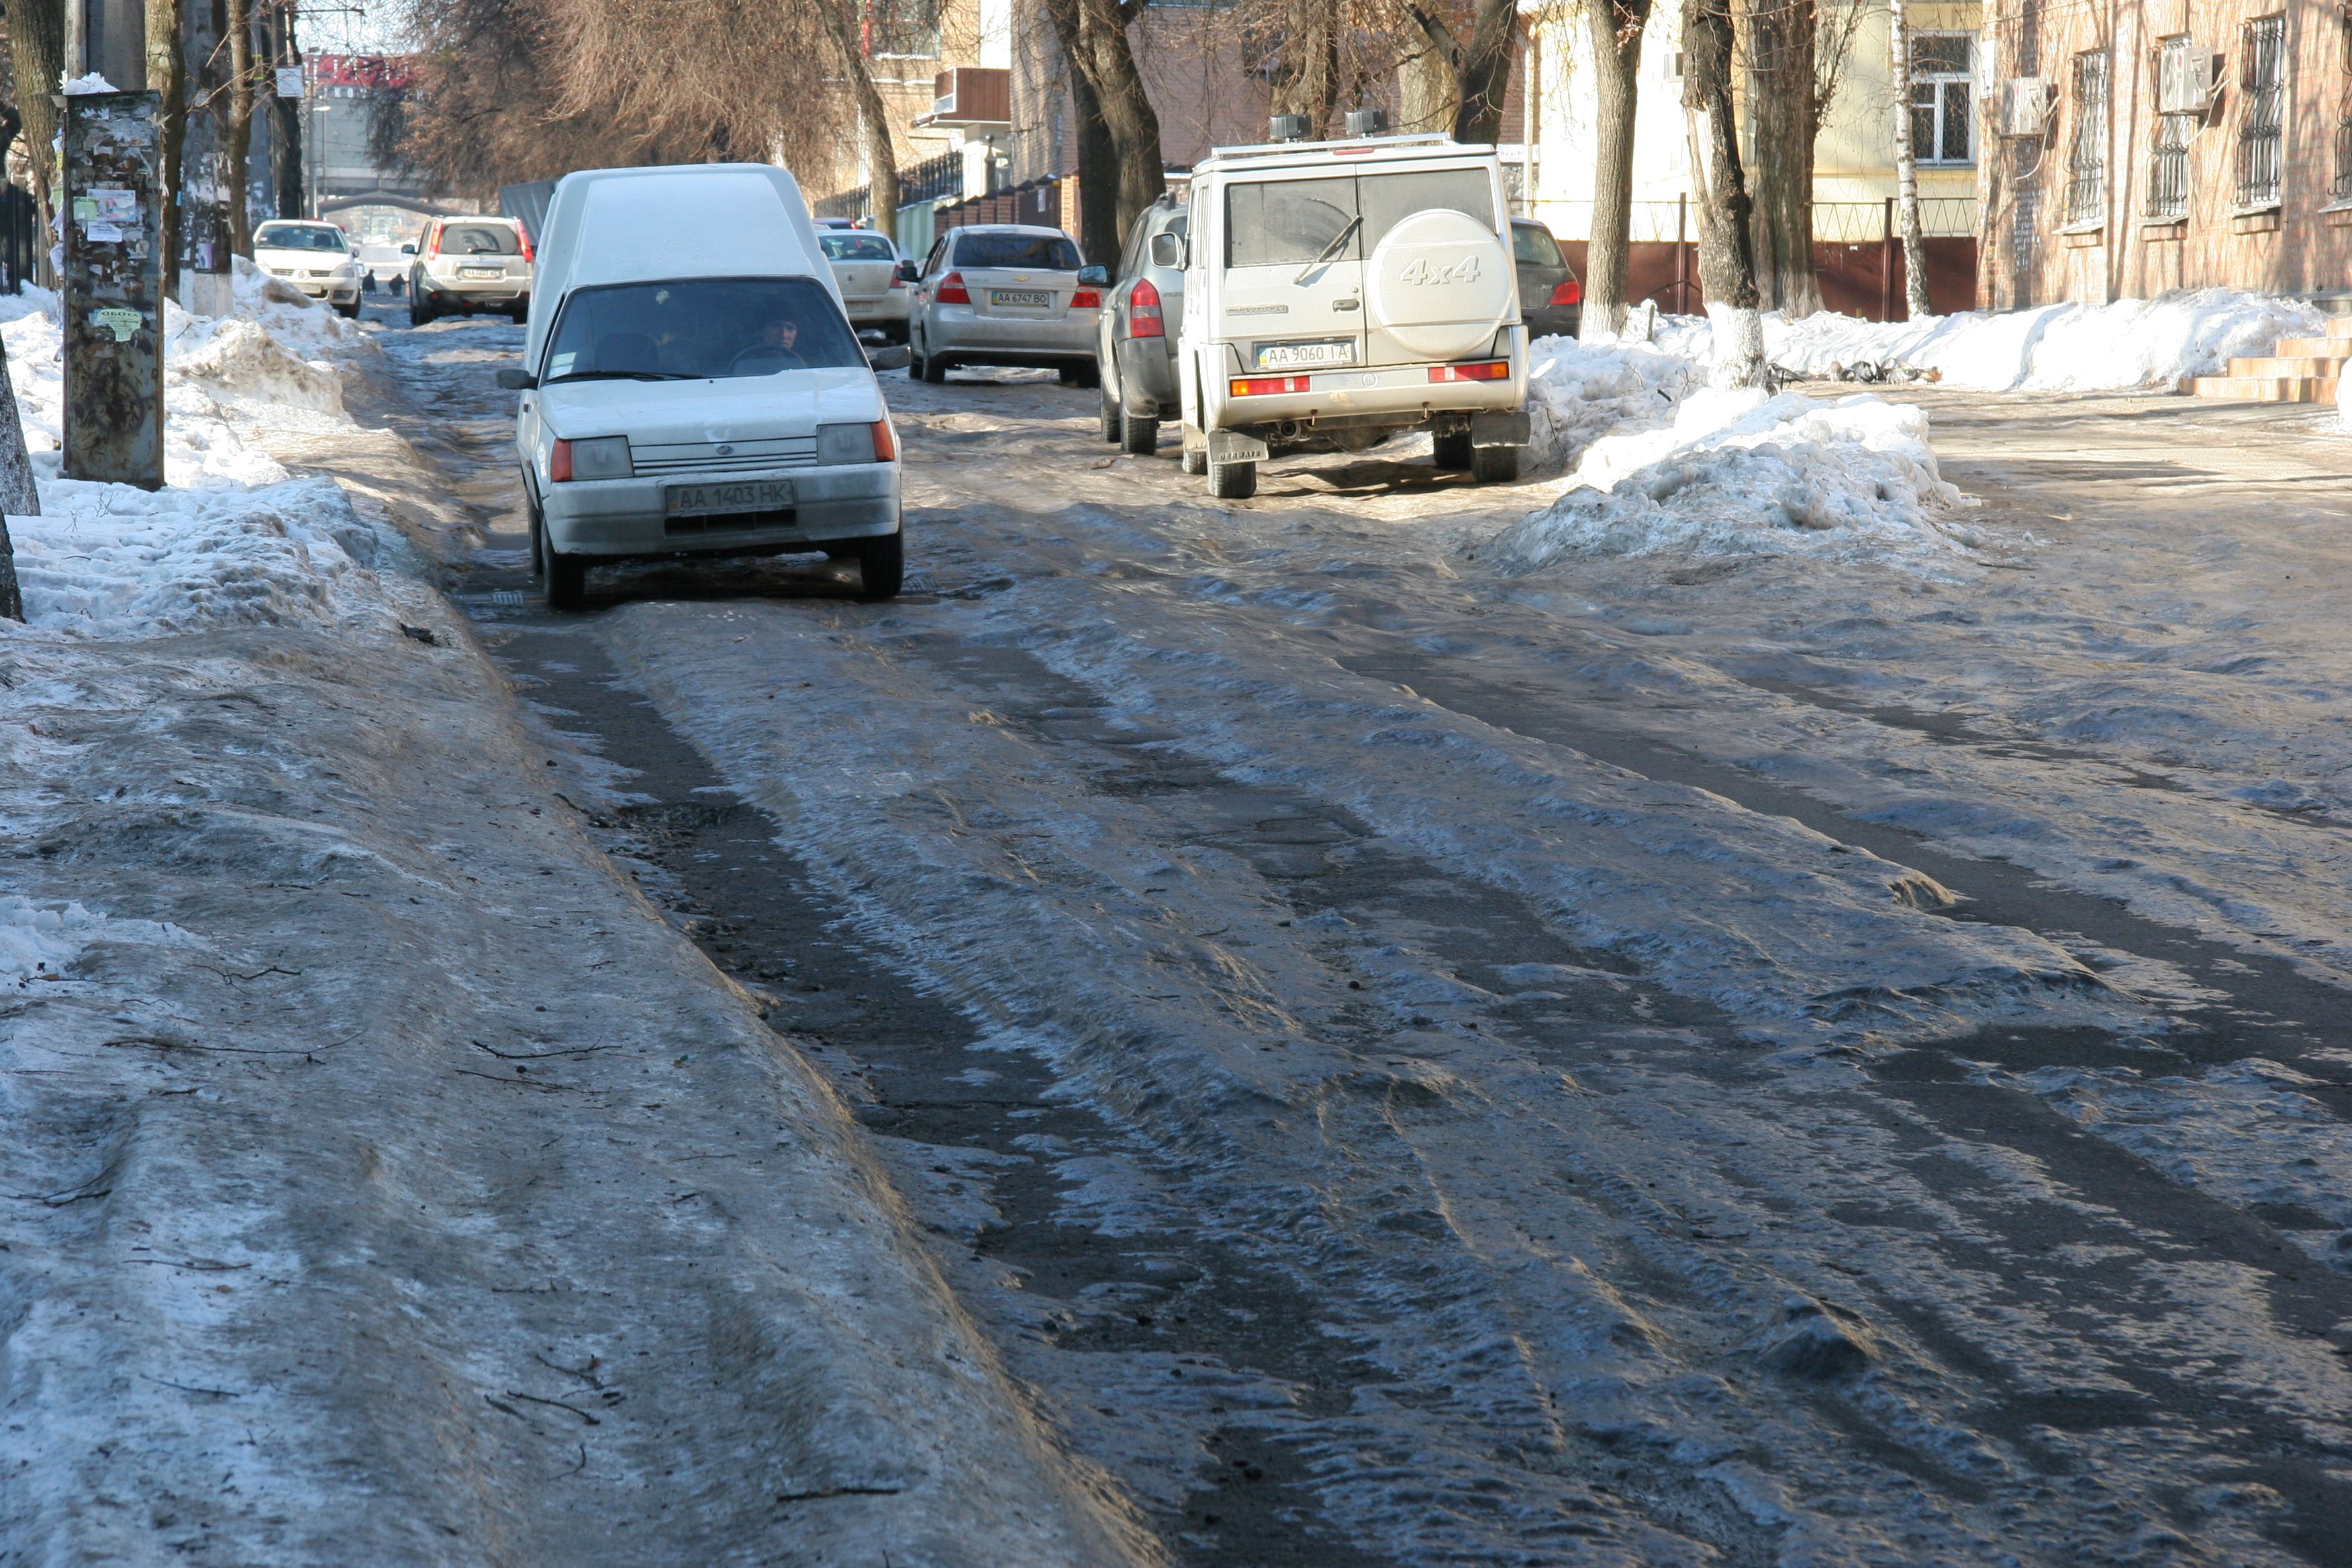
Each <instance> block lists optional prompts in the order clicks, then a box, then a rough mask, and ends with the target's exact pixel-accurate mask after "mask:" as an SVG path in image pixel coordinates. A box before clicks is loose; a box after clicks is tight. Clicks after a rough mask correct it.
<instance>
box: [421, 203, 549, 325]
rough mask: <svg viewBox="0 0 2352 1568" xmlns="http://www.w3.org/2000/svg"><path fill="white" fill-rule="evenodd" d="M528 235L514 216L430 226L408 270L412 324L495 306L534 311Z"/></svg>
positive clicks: (519, 314)
mask: <svg viewBox="0 0 2352 1568" xmlns="http://www.w3.org/2000/svg"><path fill="white" fill-rule="evenodd" d="M531 270H532V268H531V256H530V235H528V234H526V233H524V232H523V226H522V225H521V224H520V222H518V221H516V220H515V219H513V218H510V217H443V218H435V219H434V220H433V221H432V223H431V224H429V225H428V226H426V227H425V239H424V242H423V245H422V246H421V247H420V248H419V249H418V251H417V255H416V259H415V261H413V262H411V263H410V264H409V268H408V323H409V325H411V326H414V327H421V326H423V325H424V324H425V322H427V321H432V320H433V319H434V318H435V317H436V316H461V315H470V314H472V313H473V312H475V311H477V310H496V311H498V312H499V313H500V314H501V315H508V316H511V317H513V318H514V319H515V320H516V321H521V320H522V319H523V318H524V317H525V316H526V315H528V314H529V313H530V289H531Z"/></svg>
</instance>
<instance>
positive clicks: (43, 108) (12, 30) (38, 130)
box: [8, 0, 66, 288]
mask: <svg viewBox="0 0 2352 1568" xmlns="http://www.w3.org/2000/svg"><path fill="white" fill-rule="evenodd" d="M8 54H9V63H10V64H11V65H12V66H13V67H14V68H16V82H17V89H16V110H17V112H18V113H20V114H22V115H23V116H24V117H25V159H26V163H29V164H30V165H31V166H32V171H33V173H32V179H33V210H34V213H35V214H36V216H37V218H38V220H39V223H40V227H39V229H38V230H37V234H38V236H39V237H38V238H37V240H36V242H35V244H34V249H35V251H36V252H37V259H36V262H35V265H34V268H33V270H34V272H35V274H36V276H37V277H38V278H39V279H42V280H43V281H44V282H45V283H47V284H48V285H49V286H50V287H52V288H54V287H55V286H56V284H57V272H56V268H52V267H51V266H50V265H49V247H50V245H51V244H52V243H53V242H54V238H55V237H54V236H53V235H52V234H51V232H50V229H49V224H50V221H51V219H52V218H53V217H54V216H55V215H54V214H53V213H52V212H51V211H50V208H49V204H50V201H51V199H52V197H53V196H54V195H56V192H57V184H58V152H57V146H56V142H57V139H58V109H57V105H56V104H54V103H52V102H50V101H49V93H50V92H51V91H52V90H54V85H55V84H56V83H57V82H58V81H59V80H60V79H62V77H63V73H64V71H65V64H66V0H10V4H9V5H8Z"/></svg>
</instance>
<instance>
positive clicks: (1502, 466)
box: [1470, 447, 1526, 485]
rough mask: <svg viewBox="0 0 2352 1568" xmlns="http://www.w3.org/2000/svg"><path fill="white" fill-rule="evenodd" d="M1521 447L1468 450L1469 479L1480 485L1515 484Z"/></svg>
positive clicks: (1524, 449)
mask: <svg viewBox="0 0 2352 1568" xmlns="http://www.w3.org/2000/svg"><path fill="white" fill-rule="evenodd" d="M1525 452H1526V448H1525V447H1472V448H1471V450H1470V477H1471V478H1472V479H1475V480H1476V481H1477V482H1478V483H1480V484H1482V485H1508V484H1517V482H1518V478H1519V459H1520V458H1521V457H1522V456H1523V455H1524V454H1525Z"/></svg>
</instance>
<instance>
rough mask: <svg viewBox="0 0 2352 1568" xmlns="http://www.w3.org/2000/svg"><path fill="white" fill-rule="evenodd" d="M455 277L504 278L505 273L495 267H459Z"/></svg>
mask: <svg viewBox="0 0 2352 1568" xmlns="http://www.w3.org/2000/svg"><path fill="white" fill-rule="evenodd" d="M457 276H458V277H460V278H503V277H505V276H506V273H505V272H504V271H502V270H501V269H500V268H496V267H460V268H457Z"/></svg>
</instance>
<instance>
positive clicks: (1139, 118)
mask: <svg viewBox="0 0 2352 1568" xmlns="http://www.w3.org/2000/svg"><path fill="white" fill-rule="evenodd" d="M1053 3H1054V4H1056V5H1066V7H1067V9H1066V13H1065V15H1066V19H1067V26H1068V30H1067V32H1066V34H1065V35H1064V36H1065V37H1067V38H1068V39H1069V41H1070V44H1071V47H1070V50H1069V56H1070V65H1071V68H1073V69H1074V70H1076V71H1079V72H1082V73H1084V75H1085V76H1086V78H1087V85H1088V86H1089V87H1091V88H1092V89H1094V95H1095V102H1096V105H1097V108H1099V109H1100V110H1101V111H1102V119H1103V126H1104V129H1105V130H1107V131H1108V132H1109V133H1110V142H1111V146H1112V147H1113V148H1114V149H1115V150H1116V153H1117V154H1118V224H1117V232H1118V233H1119V234H1121V235H1124V234H1126V233H1127V231H1128V230H1129V229H1130V228H1132V227H1133V226H1135V220H1136V219H1137V218H1139V217H1140V216H1143V209H1144V208H1146V207H1148V206H1150V205H1151V204H1152V203H1153V202H1156V201H1158V200H1159V199H1160V193H1162V192H1163V191H1165V190H1167V188H1168V173H1167V168H1166V166H1165V164H1164V163H1162V162H1161V158H1160V116H1159V114H1158V113H1157V112H1156V111H1155V110H1153V109H1152V107H1151V97H1150V94H1149V93H1148V92H1146V91H1145V90H1144V86H1143V73H1142V72H1141V71H1140V70H1139V69H1137V68H1136V64H1135V53H1134V51H1133V50H1132V49H1130V48H1129V47H1128V43H1127V28H1128V24H1129V22H1131V21H1132V20H1134V17H1135V16H1136V14H1137V11H1139V9H1140V6H1138V7H1137V8H1136V10H1129V8H1128V7H1127V6H1125V5H1120V4H1119V3H1118V0H1053ZM1058 26H1059V24H1058V23H1057V28H1058Z"/></svg>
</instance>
